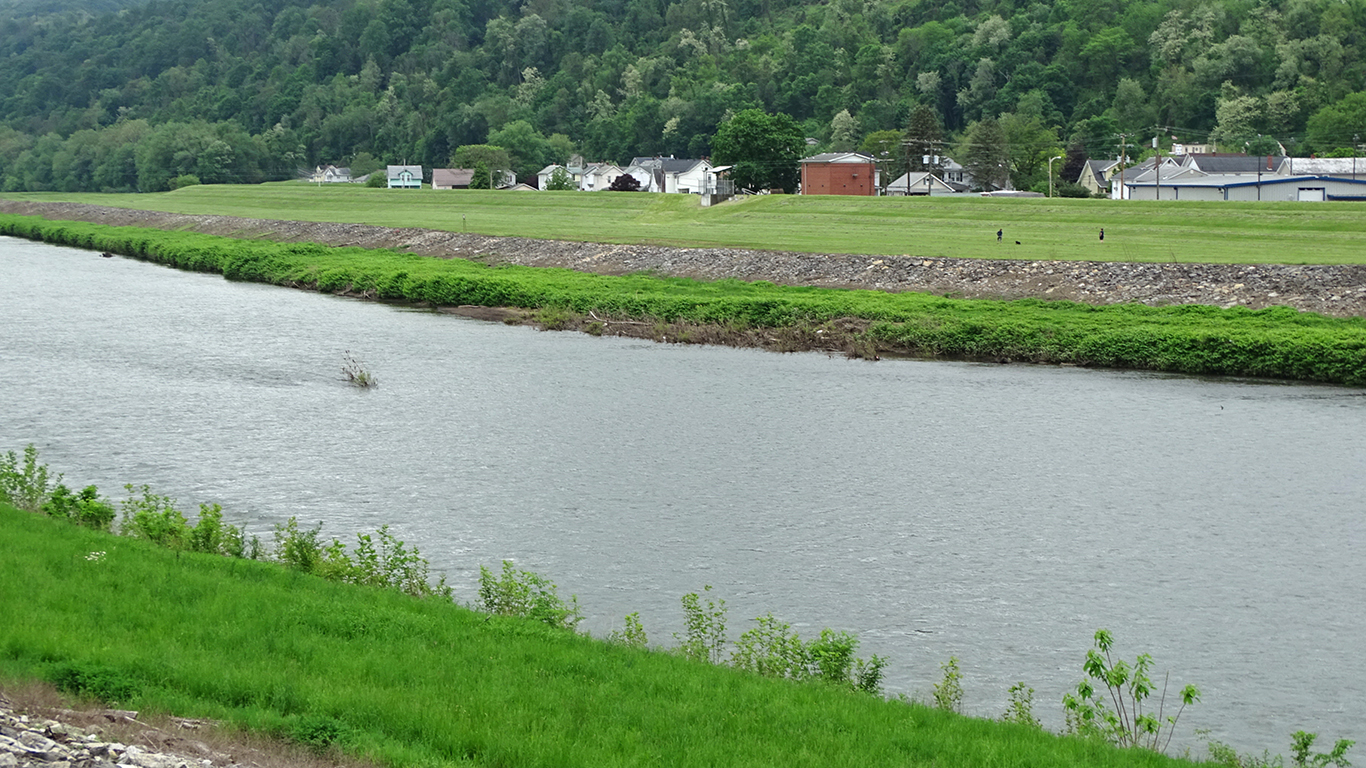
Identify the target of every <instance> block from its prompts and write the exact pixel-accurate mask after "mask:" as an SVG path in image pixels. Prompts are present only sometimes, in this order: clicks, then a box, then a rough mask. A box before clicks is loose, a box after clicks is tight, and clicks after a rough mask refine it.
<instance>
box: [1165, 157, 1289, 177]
mask: <svg viewBox="0 0 1366 768" xmlns="http://www.w3.org/2000/svg"><path fill="white" fill-rule="evenodd" d="M1186 157H1188V158H1190V163H1191V165H1194V166H1195V167H1196V168H1199V169H1200V170H1202V171H1204V172H1205V173H1257V172H1258V171H1261V172H1262V173H1266V172H1268V171H1270V172H1275V170H1276V169H1277V168H1280V167H1281V164H1282V163H1284V162H1285V158H1284V157H1279V156H1276V155H1254V156H1252V157H1248V156H1247V155H1234V156H1232V157H1230V156H1228V155H1187V156H1186Z"/></svg>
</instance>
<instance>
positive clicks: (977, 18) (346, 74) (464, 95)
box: [0, 0, 1366, 191]
mask: <svg viewBox="0 0 1366 768" xmlns="http://www.w3.org/2000/svg"><path fill="white" fill-rule="evenodd" d="M25 13H26V12H21V11H19V10H15V11H12V12H11V13H10V16H9V17H8V18H6V19H5V20H4V21H0V105H2V107H0V121H2V122H0V179H3V188H4V189H6V190H44V189H54V190H72V191H74V190H142V191H156V190H163V189H166V188H168V186H170V185H172V184H173V183H174V180H175V179H176V177H178V176H182V175H185V174H193V175H195V176H196V177H198V179H199V180H201V181H203V182H205V183H214V182H255V181H261V180H267V179H282V178H291V177H293V176H294V175H295V173H296V172H297V170H298V169H299V168H303V167H312V166H313V165H315V164H317V163H322V162H332V163H338V164H353V165H356V166H358V167H359V169H360V170H362V171H363V170H368V169H369V168H371V167H375V166H376V165H377V164H379V163H384V162H391V163H398V162H408V163H421V164H423V165H424V166H429V167H431V166H445V165H448V164H450V162H451V158H452V155H453V153H454V151H455V149H456V148H457V147H459V146H461V145H468V144H485V143H489V144H496V145H499V146H502V147H505V148H507V149H508V150H509V151H510V152H511V154H512V157H513V161H514V164H515V165H516V170H517V172H518V173H519V175H522V176H523V177H525V176H526V175H527V174H528V173H534V171H535V170H537V169H539V168H540V167H541V166H542V165H544V164H546V163H549V162H554V161H562V160H564V159H565V157H566V156H567V155H568V154H569V152H571V151H579V152H581V153H583V154H584V155H585V156H586V157H588V158H589V159H590V160H613V161H617V162H625V161H628V160H629V159H630V158H631V157H632V156H635V155H654V154H664V155H669V154H673V155H678V156H703V155H708V154H709V152H710V148H711V140H712V137H713V135H714V134H715V132H716V128H717V125H718V124H719V123H720V122H721V121H722V120H723V119H724V118H725V117H726V116H727V115H728V114H730V113H734V112H738V111H740V110H742V109H747V108H759V109H763V110H766V111H768V112H775V113H776V112H782V113H786V114H788V115H790V116H792V117H793V118H795V119H796V120H797V121H798V123H800V124H801V126H802V128H803V130H804V132H805V134H806V135H807V136H808V137H812V138H814V139H816V140H817V141H818V144H817V145H815V146H813V147H812V151H816V150H823V149H853V148H858V147H860V146H864V147H867V148H870V149H874V150H883V151H891V152H892V153H893V154H897V155H899V154H900V152H901V151H904V150H902V149H901V147H903V146H904V145H900V143H899V140H900V138H901V136H902V135H903V134H904V133H905V132H906V131H907V130H908V128H910V127H911V126H912V124H915V128H914V129H913V130H912V134H913V137H914V138H916V139H917V140H925V139H933V138H941V139H944V140H945V141H946V142H947V143H946V144H942V145H938V146H939V147H942V149H937V150H936V151H944V150H947V151H949V152H951V153H952V152H957V153H960V154H961V153H965V152H968V151H970V150H973V149H974V148H976V149H979V150H980V149H981V148H983V147H986V148H990V149H991V150H992V151H997V152H999V153H1000V154H1001V160H1002V162H1005V163H1006V164H1007V165H1008V166H1009V170H1010V173H1011V176H1012V180H1013V181H1014V182H1015V183H1016V185H1017V186H1022V187H1028V186H1031V185H1037V184H1038V183H1039V182H1040V181H1042V180H1045V179H1046V176H1045V175H1044V173H1045V170H1044V169H1045V167H1046V163H1047V159H1048V158H1049V157H1051V156H1054V155H1057V154H1061V153H1062V151H1063V150H1064V149H1069V152H1068V155H1069V156H1068V166H1069V170H1068V171H1067V172H1068V173H1071V174H1075V169H1076V167H1077V163H1078V162H1080V159H1081V158H1082V157H1084V156H1085V155H1087V154H1090V155H1092V156H1106V155H1111V156H1112V155H1114V154H1115V153H1117V151H1118V146H1119V141H1120V140H1119V135H1120V134H1128V135H1129V136H1130V141H1131V142H1133V143H1134V144H1135V145H1139V144H1141V145H1144V146H1146V145H1148V144H1149V143H1150V142H1151V139H1152V138H1153V137H1154V136H1155V135H1158V136H1160V137H1161V140H1162V141H1163V142H1164V144H1170V143H1171V141H1172V140H1173V137H1176V139H1178V140H1180V141H1183V142H1204V141H1208V140H1213V141H1216V142H1219V143H1221V144H1222V145H1224V146H1225V147H1227V148H1231V149H1232V148H1236V149H1240V150H1241V149H1243V148H1245V147H1246V148H1248V149H1250V150H1252V151H1254V152H1268V151H1276V145H1277V142H1279V143H1280V144H1281V145H1283V146H1284V148H1285V149H1286V150H1287V151H1289V152H1290V153H1292V154H1299V155H1304V154H1308V153H1310V152H1318V153H1329V152H1333V151H1338V152H1341V153H1346V154H1350V153H1351V152H1352V151H1353V150H1352V146H1353V144H1354V142H1360V141H1361V140H1362V139H1366V93H1363V91H1366V83H1363V77H1366V55H1363V54H1366V50H1363V48H1364V47H1366V35H1364V34H1363V33H1364V32H1366V0H1264V1H1263V2H1252V1H1251V0H1212V1H1210V2H1203V1H1202V2H1188V1H1182V0H1156V1H1150V0H1059V1H1058V2H1056V3H1053V4H1044V3H1040V2H1035V3H1026V2H1023V0H981V1H980V2H976V1H974V0H944V2H928V1H926V0H829V1H828V2H804V1H802V0H374V1H371V0H326V1H325V2H324V1H322V0H155V1H154V2H151V3H148V4H145V5H140V6H136V7H130V8H126V9H124V10H119V11H115V12H110V13H103V14H97V15H92V14H91V12H89V11H65V12H61V13H46V14H37V13H32V12H27V13H28V15H25ZM917 107H921V108H922V109H920V110H917ZM913 116H914V118H915V119H914V120H913ZM888 131H895V132H897V133H895V134H892V133H886V132H888ZM879 132H881V133H879ZM955 142H957V143H955ZM915 146H916V147H917V148H916V149H913V151H912V153H911V154H915V155H918V154H919V153H920V152H921V151H922V150H921V149H919V148H918V147H920V146H930V145H923V144H917V145H915ZM1136 148H1137V147H1136ZM1058 165H1059V166H1061V165H1062V164H1061V163H1059V164H1058Z"/></svg>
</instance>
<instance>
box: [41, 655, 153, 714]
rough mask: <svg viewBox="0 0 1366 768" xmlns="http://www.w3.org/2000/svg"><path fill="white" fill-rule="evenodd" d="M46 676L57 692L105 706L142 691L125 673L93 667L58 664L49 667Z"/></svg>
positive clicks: (125, 699) (89, 665)
mask: <svg viewBox="0 0 1366 768" xmlns="http://www.w3.org/2000/svg"><path fill="white" fill-rule="evenodd" d="M46 677H47V680H48V682H50V683H52V684H53V685H55V686H56V687H57V689H58V690H60V691H63V692H65V693H69V694H71V695H73V696H87V697H90V698H94V699H99V700H100V701H102V702H104V703H105V704H122V703H124V702H127V701H129V700H131V699H132V698H133V697H134V696H136V695H137V694H138V691H139V689H140V688H141V686H140V685H139V683H138V681H137V679H136V678H133V677H131V676H130V675H128V674H126V673H124V672H121V671H119V670H117V669H113V668H111V667H103V666H99V665H92V664H78V663H67V664H59V665H56V666H54V667H52V668H50V669H49V670H48V672H47V675H46Z"/></svg>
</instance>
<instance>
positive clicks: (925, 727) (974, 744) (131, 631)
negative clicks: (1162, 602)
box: [0, 504, 1187, 768]
mask: <svg viewBox="0 0 1366 768" xmlns="http://www.w3.org/2000/svg"><path fill="white" fill-rule="evenodd" d="M0 551H3V552H5V556H4V557H3V558H0V616H4V617H5V619H4V621H3V622H0V680H8V681H10V682H21V681H25V680H34V679H40V678H41V679H49V680H53V681H63V680H65V681H67V685H68V686H69V685H71V683H72V681H77V683H78V685H79V687H81V688H84V689H86V690H93V691H103V692H105V698H106V699H108V700H110V701H111V703H117V704H119V705H121V706H125V707H128V708H135V709H139V710H143V711H151V712H169V713H172V714H176V715H180V716H189V717H208V718H214V719H220V720H225V721H227V722H229V723H232V724H234V725H237V726H240V727H244V728H247V729H250V730H256V731H264V732H267V733H273V734H277V735H282V736H285V737H289V738H294V739H299V740H303V741H304V742H306V743H307V742H309V741H313V742H315V743H317V742H330V743H332V744H335V745H336V746H338V747H339V748H342V749H343V750H344V751H346V752H347V753H350V754H352V755H357V756H368V757H370V758H371V759H374V760H377V761H378V762H381V763H383V764H386V765H392V766H404V767H406V766H436V765H448V764H454V763H462V764H471V765H489V766H519V767H520V768H532V767H534V766H556V767H557V768H563V767H567V766H591V767H592V768H603V767H604V766H640V765H657V766H778V767H781V768H792V767H793V766H819V768H831V767H833V766H851V767H853V766H856V767H857V768H865V767H866V766H939V767H940V768H957V767H959V766H961V767H962V768H992V767H993V766H1018V767H1021V768H1023V767H1025V766H1039V767H1040V768H1044V767H1047V768H1067V767H1068V766H1077V767H1078V768H1080V767H1081V766H1086V767H1088V768H1098V767H1103V766H1114V767H1115V768H1121V767H1125V766H1169V765H1170V766H1175V765H1186V764H1187V763H1184V762H1181V761H1176V760H1171V759H1168V758H1166V757H1164V756H1161V755H1158V754H1156V753H1153V752H1148V751H1144V750H1119V749H1115V748H1112V747H1109V746H1106V745H1104V744H1101V743H1098V742H1094V741H1083V740H1080V739H1075V738H1065V737H1060V736H1055V735H1052V734H1048V733H1045V732H1042V731H1037V730H1032V729H1030V728H1028V727H1025V726H1019V725H1009V724H1003V723H997V722H992V721H988V720H981V719H972V718H966V717H959V716H956V715H951V714H948V713H945V712H942V711H938V710H934V709H931V708H928V707H925V706H921V705H908V704H905V703H900V702H890V701H884V700H882V699H879V698H876V697H873V696H869V695H867V694H859V693H854V692H851V691H848V690H844V689H838V688H834V687H829V686H826V685H822V684H814V683H794V682H791V681H784V680H775V679H770V678H761V677H758V676H756V675H752V674H749V673H744V672H739V671H737V670H733V669H729V668H724V667H714V666H711V665H708V664H703V663H697V662H691V661H688V660H686V659H683V658H681V657H679V656H676V655H673V654H670V653H666V652H663V651H644V650H637V649H632V648H627V647H624V646H619V645H612V644H608V643H605V642H602V641H598V640H593V639H591V638H588V637H585V636H581V635H575V634H572V633H570V632H567V631H564V630H557V629H552V628H550V627H547V626H545V625H544V624H540V623H537V622H534V621H531V620H525V619H514V618H502V617H495V616H489V615H486V614H482V613H477V612H474V611H471V610H468V609H466V608H462V607H460V606H457V605H454V604H452V603H450V602H447V601H443V600H437V599H429V600H418V599H415V598H409V597H405V596H403V595H400V594H398V593H397V592H392V591H385V590H380V589H376V588H369V587H358V586H348V585H343V584H338V583H335V582H329V581H324V580H322V579H320V578H318V577H314V576H308V575H304V574H301V573H298V572H295V571H289V570H286V569H284V568H283V567H281V566H279V565H277V564H273V563H263V562H255V561H250V560H237V559H232V558H225V557H220V556H215V555H200V554H195V553H191V552H176V551H172V550H169V549H161V548H157V547H155V546H153V545H151V544H149V543H147V542H145V541H141V540H135V539H130V538H126V537H121V536H114V535H111V534H106V533H100V532H96V531H91V530H87V529H84V528H77V527H75V526H72V525H70V524H68V523H65V522H61V521H58V520H54V519H50V518H44V517H39V516H35V515H31V514H27V513H24V512H20V511H18V510H16V509H14V508H13V507H10V506H8V505H4V504H0ZM93 552H100V553H103V555H102V556H100V557H98V558H95V559H91V558H90V555H91V553H93ZM1083 650H1084V649H1078V658H1080V656H1081V654H1082V651H1083ZM1080 675H1081V671H1080V668H1079V669H1078V676H1079V677H1080Z"/></svg>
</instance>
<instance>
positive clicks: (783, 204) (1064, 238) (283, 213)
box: [4, 182, 1366, 264]
mask: <svg viewBox="0 0 1366 768" xmlns="http://www.w3.org/2000/svg"><path fill="white" fill-rule="evenodd" d="M4 197H6V198H10V199H14V200H37V201H71V202H82V203H91V204H95V205H109V206H115V207H123V208H134V209H140V210H152V211H167V212H172V213H185V214H196V215H202V214H220V215H230V216H244V217H249V218H264V219H291V220H299V221H333V222H347V223H361V224H374V225H378V226H387V227H425V228H429V229H438V230H447V231H452V232H460V231H469V232H474V233H480V234H485V235H499V236H510V235H516V236H522V237H534V238H550V239H564V240H578V241H585V242H605V243H649V244H663V245H688V246H701V247H735V248H755V249H765V250H789V251H804V252H815V253H867V254H911V255H915V256H933V257H941V256H947V257H965V258H1006V259H1031V260H1032V259H1064V260H1085V261H1146V262H1173V261H1175V262H1192V263H1278V264H1360V263H1366V209H1364V208H1362V207H1361V206H1360V205H1359V204H1356V203H1338V202H1329V203H1312V204H1311V203H1293V202H1274V203H1273V202H1263V203H1238V202H1189V201H1163V202H1160V203H1156V202H1143V201H1129V200H1124V201H1119V200H1069V199H1062V198H1054V199H1040V198H1032V199H1001V198H982V197H976V196H963V197H961V198H928V197H926V198H890V197H885V198H860V197H844V196H795V195H766V196H759V197H752V198H745V199H740V200H735V201H731V202H728V203H725V204H723V205H719V206H714V207H711V208H701V207H700V206H698V204H697V199H696V198H695V197H693V196H691V195H658V194H647V193H629V194H628V193H596V194H593V193H577V192H546V193H533V192H526V193H517V192H488V191H450V190H432V189H422V190H388V189H366V188H363V187H355V186H342V185H330V186H329V185H323V186H321V187H315V186H310V185H306V184H300V183H296V182H285V183H277V184H264V185H258V186H230V185H214V186H194V187H185V188H183V189H179V190H176V191H175V192H166V193H157V194H146V195H138V194H93V193H86V194H80V193H56V192H44V193H19V192H7V193H5V194H4ZM1101 228H1104V229H1105V241H1104V242H1101V241H1100V240H1099V238H1098V231H1099V230H1100V229H1101ZM997 229H1004V230H1005V235H1006V237H1005V241H1004V243H1003V244H1000V245H998V244H997V242H996V230H997ZM1016 241H1019V242H1020V245H1018V246H1017V245H1015V242H1016Z"/></svg>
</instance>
